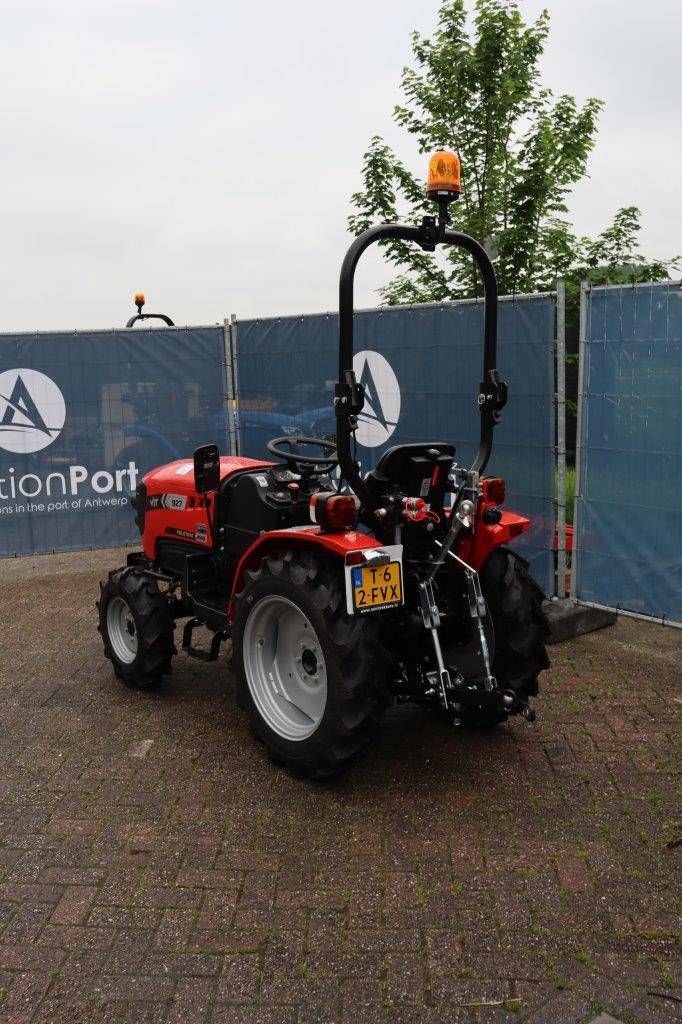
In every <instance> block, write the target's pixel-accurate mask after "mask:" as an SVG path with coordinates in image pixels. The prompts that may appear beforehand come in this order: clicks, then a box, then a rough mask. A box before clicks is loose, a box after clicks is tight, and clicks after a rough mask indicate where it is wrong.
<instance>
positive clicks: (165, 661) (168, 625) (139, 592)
mask: <svg viewBox="0 0 682 1024" xmlns="http://www.w3.org/2000/svg"><path fill="white" fill-rule="evenodd" d="M114 596H120V597H122V598H124V599H125V600H126V601H127V602H128V603H129V605H130V607H131V608H132V610H133V613H134V615H135V618H136V626H137V635H138V642H139V645H140V650H139V654H138V658H137V659H136V661H135V662H134V663H133V664H132V665H130V666H128V665H122V664H121V663H120V662H119V661H118V659H117V658H116V655H115V654H114V651H113V649H112V647H111V643H110V642H109V637H108V633H107V629H106V608H107V604H108V603H109V600H110V599H111V598H112V597H114ZM96 607H97V610H98V613H99V622H98V626H97V629H98V631H99V633H100V634H101V636H102V640H103V642H104V654H105V656H106V657H107V658H109V660H110V661H111V663H112V665H113V667H114V672H115V674H116V676H117V677H118V678H119V679H121V680H123V682H125V683H126V684H127V685H128V686H132V687H135V688H136V689H141V690H146V689H149V688H150V687H152V686H155V685H156V684H157V683H158V682H159V681H160V680H161V678H162V676H164V675H170V673H171V672H172V663H171V662H172V658H173V655H174V654H175V653H176V649H175V646H174V643H173V630H174V627H175V623H174V621H173V619H172V617H171V615H170V611H169V608H168V600H167V598H166V597H165V595H164V594H162V593H161V591H160V590H159V586H158V584H157V582H156V580H153V579H151V578H150V577H148V576H145V575H144V574H142V573H140V572H137V571H135V570H134V569H131V568H122V569H113V570H112V571H111V572H110V573H109V576H108V578H107V580H106V581H105V582H104V583H100V599H99V601H97V603H96Z"/></svg>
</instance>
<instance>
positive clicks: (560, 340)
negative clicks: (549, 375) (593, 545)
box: [555, 279, 566, 599]
mask: <svg viewBox="0 0 682 1024" xmlns="http://www.w3.org/2000/svg"><path fill="white" fill-rule="evenodd" d="M556 390H557V397H556V416H557V576H556V583H555V593H556V596H557V597H558V598H560V599H561V598H563V597H565V596H566V285H565V282H564V281H563V280H561V279H560V280H558V281H557V285H556Z"/></svg>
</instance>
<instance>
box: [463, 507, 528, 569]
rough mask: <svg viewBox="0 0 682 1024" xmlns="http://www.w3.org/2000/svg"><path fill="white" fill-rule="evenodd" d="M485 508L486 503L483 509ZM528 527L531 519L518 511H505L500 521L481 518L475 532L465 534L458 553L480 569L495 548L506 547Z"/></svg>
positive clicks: (473, 566)
mask: <svg viewBox="0 0 682 1024" xmlns="http://www.w3.org/2000/svg"><path fill="white" fill-rule="evenodd" d="M485 508H486V506H485V505H484V506H483V509H485ZM483 509H481V513H482V511H483ZM528 529H530V519H528V518H527V517H526V516H520V515H518V514H517V513H516V512H507V511H503V512H502V513H501V516H500V521H499V523H486V522H485V521H484V520H483V519H482V518H479V519H478V520H477V522H476V529H475V530H474V532H473V533H470V534H468V535H467V536H465V537H464V539H463V540H462V542H461V544H460V545H459V546H458V547H457V549H456V550H457V554H458V555H459V557H460V558H462V559H464V561H465V562H468V563H469V565H470V566H472V568H474V569H476V570H477V571H478V570H479V569H480V568H481V567H482V566H483V563H484V562H485V561H486V559H487V558H488V555H489V554H490V553H491V552H493V551H494V550H495V548H500V547H506V545H507V544H509V543H510V542H511V541H512V540H513V539H514V537H518V536H520V535H521V534H522V533H525V532H526V530H528Z"/></svg>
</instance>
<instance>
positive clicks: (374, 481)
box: [365, 441, 455, 510]
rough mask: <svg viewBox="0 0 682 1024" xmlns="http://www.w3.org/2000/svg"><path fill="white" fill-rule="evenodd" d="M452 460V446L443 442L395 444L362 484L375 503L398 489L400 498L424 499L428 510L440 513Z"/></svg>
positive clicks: (453, 454)
mask: <svg viewBox="0 0 682 1024" xmlns="http://www.w3.org/2000/svg"><path fill="white" fill-rule="evenodd" d="M454 457H455V446H454V445H452V444H447V443H446V442H444V441H436V442H432V443H429V444H398V445H395V447H393V448H389V449H388V451H387V452H384V454H383V455H382V456H381V458H380V459H379V462H378V465H377V467H376V469H372V470H370V472H369V473H368V474H367V476H366V477H365V483H366V485H367V487H368V488H369V490H370V491H371V492H372V494H373V496H374V497H375V498H377V499H381V498H382V497H383V495H385V494H388V493H390V491H391V490H392V489H393V488H394V487H397V488H398V490H399V491H400V493H401V494H403V495H406V496H409V497H411V498H424V500H425V501H426V502H428V504H429V505H431V508H433V509H435V510H438V509H442V508H443V502H444V501H445V489H446V487H447V482H448V473H449V472H450V470H451V469H452V463H453V460H454Z"/></svg>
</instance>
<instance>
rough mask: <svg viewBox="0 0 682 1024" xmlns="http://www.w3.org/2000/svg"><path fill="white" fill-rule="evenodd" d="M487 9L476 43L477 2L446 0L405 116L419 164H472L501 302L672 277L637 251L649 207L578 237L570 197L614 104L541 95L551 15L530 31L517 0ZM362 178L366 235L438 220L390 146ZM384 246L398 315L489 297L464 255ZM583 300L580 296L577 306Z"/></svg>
mask: <svg viewBox="0 0 682 1024" xmlns="http://www.w3.org/2000/svg"><path fill="white" fill-rule="evenodd" d="M474 7H475V18H474V23H473V30H472V31H471V32H469V29H468V26H467V11H466V4H465V0H446V2H443V3H441V6H440V10H439V15H438V24H437V27H436V31H435V33H434V35H433V37H432V38H430V39H426V38H424V37H422V36H421V35H420V34H419V33H418V32H415V33H414V34H413V36H412V52H413V55H414V64H415V66H414V67H407V68H405V69H404V70H403V74H402V79H401V90H402V94H403V98H404V101H403V103H402V104H400V105H398V106H396V108H395V110H394V112H393V116H394V120H395V121H396V122H397V124H399V125H400V126H401V127H403V128H405V130H406V131H407V132H408V133H410V134H411V135H412V136H414V138H415V140H416V143H417V148H418V149H419V152H420V153H429V152H432V151H433V150H435V149H438V148H442V147H448V148H454V149H456V150H457V151H458V152H459V154H460V157H461V160H462V195H461V198H460V201H459V204H458V206H457V207H455V218H454V219H455V221H456V224H457V228H458V229H460V230H463V231H466V232H467V233H469V234H471V235H473V236H474V237H475V238H479V239H481V240H482V241H483V242H484V244H485V245H486V247H487V248H488V250H489V252H490V253H491V255H492V256H493V257H494V259H495V263H496V270H497V275H498V281H499V286H500V291H501V292H502V293H507V294H510V293H513V292H524V291H525V292H528V291H536V290H545V289H550V288H552V287H553V286H554V282H555V280H556V278H557V277H558V276H562V277H571V278H573V279H574V280H575V281H579V280H580V279H581V276H585V277H587V278H588V279H590V280H593V281H594V283H600V280H599V279H600V278H601V277H604V276H605V275H606V276H607V277H608V279H609V280H612V281H617V280H620V279H625V280H632V279H633V278H634V279H636V280H654V279H658V280H660V279H661V278H663V277H666V276H667V272H666V266H667V265H666V263H662V262H655V263H647V262H646V261H645V260H644V258H643V257H642V256H641V255H640V254H639V253H638V251H637V232H638V231H639V211H638V210H637V208H636V207H634V206H630V207H626V208H625V209H622V210H619V211H618V213H617V214H616V217H615V219H614V222H613V224H612V225H611V227H609V228H608V229H606V230H605V231H604V232H603V233H602V234H601V235H599V236H598V238H597V239H595V240H594V241H591V240H590V239H586V238H577V237H576V236H575V235H574V234H573V232H572V230H571V227H570V224H569V223H568V221H567V220H566V213H567V205H566V204H567V199H568V196H569V194H570V192H571V189H572V188H573V186H574V185H575V184H576V183H577V182H578V181H580V180H581V178H582V177H583V176H584V175H585V172H586V167H587V159H588V157H589V154H590V152H591V150H592V149H593V147H594V144H595V139H596V134H597V118H598V114H599V110H600V108H601V106H602V102H601V100H598V99H595V98H590V99H588V100H586V101H585V103H584V104H583V105H582V106H581V105H579V104H578V103H577V102H576V100H575V98H574V97H573V96H570V95H561V96H557V97H555V96H554V95H553V94H552V92H551V91H550V90H549V89H546V88H544V87H543V86H542V85H541V83H540V74H539V67H538V62H539V59H540V56H541V55H542V52H543V49H544V45H545V41H546V39H547V35H548V32H549V15H548V13H547V12H546V11H544V12H543V13H542V14H541V15H540V17H539V18H538V19H537V20H536V21H535V22H532V23H526V22H524V20H523V18H522V16H521V14H520V12H519V5H518V3H517V2H516V0H475V2H474ZM362 178H363V186H362V189H361V190H360V191H358V192H356V193H355V194H354V195H353V196H352V203H353V207H354V213H353V214H352V215H351V216H350V218H349V226H350V229H351V230H352V231H353V232H354V233H356V234H359V233H360V232H361V231H363V230H364V229H365V228H367V227H368V226H369V225H370V224H375V223H378V222H382V221H384V222H385V221H393V220H407V221H412V222H415V221H416V222H419V220H420V219H421V217H422V216H423V215H424V214H425V213H433V208H432V204H431V203H429V202H428V201H427V199H426V196H425V193H424V183H423V182H422V181H420V180H419V179H418V178H416V177H415V176H414V175H413V174H412V173H411V171H410V170H409V169H408V168H407V167H406V166H405V165H404V164H403V163H401V161H400V160H398V158H397V157H396V156H395V154H394V153H393V151H392V150H391V148H390V147H389V146H388V145H387V144H386V143H385V142H384V141H383V139H382V138H381V137H380V136H378V135H376V136H374V138H373V139H372V140H371V142H370V145H369V149H368V150H367V152H366V153H365V156H364V161H363V168H362ZM383 245H384V248H385V251H386V255H387V258H388V260H389V261H390V262H391V263H392V264H393V265H394V266H395V267H396V269H397V271H398V273H397V276H396V277H395V278H394V279H393V280H392V281H391V282H390V283H389V284H388V285H387V286H386V287H385V288H384V289H383V290H382V292H381V295H382V298H383V299H384V301H386V302H387V303H389V304H394V303H401V302H420V301H439V300H443V299H452V298H458V297H465V296H472V295H474V296H475V295H480V294H481V290H482V289H481V283H480V281H479V279H478V274H477V272H476V269H475V267H474V265H473V263H472V261H471V259H470V258H469V257H467V256H466V255H464V254H462V253H461V252H460V251H458V250H454V249H450V250H448V251H447V252H446V253H445V255H444V259H441V261H440V263H437V262H436V260H435V259H434V257H433V256H432V255H431V254H428V253H425V252H422V251H421V250H418V249H415V248H413V247H411V246H410V245H409V244H407V243H404V242H400V241H394V240H391V241H387V242H384V243H383ZM576 287H577V286H576ZM574 291H575V289H574ZM575 295H576V296H577V291H576V293H575ZM574 298H575V296H574V295H573V293H571V294H570V295H569V301H573V300H574Z"/></svg>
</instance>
